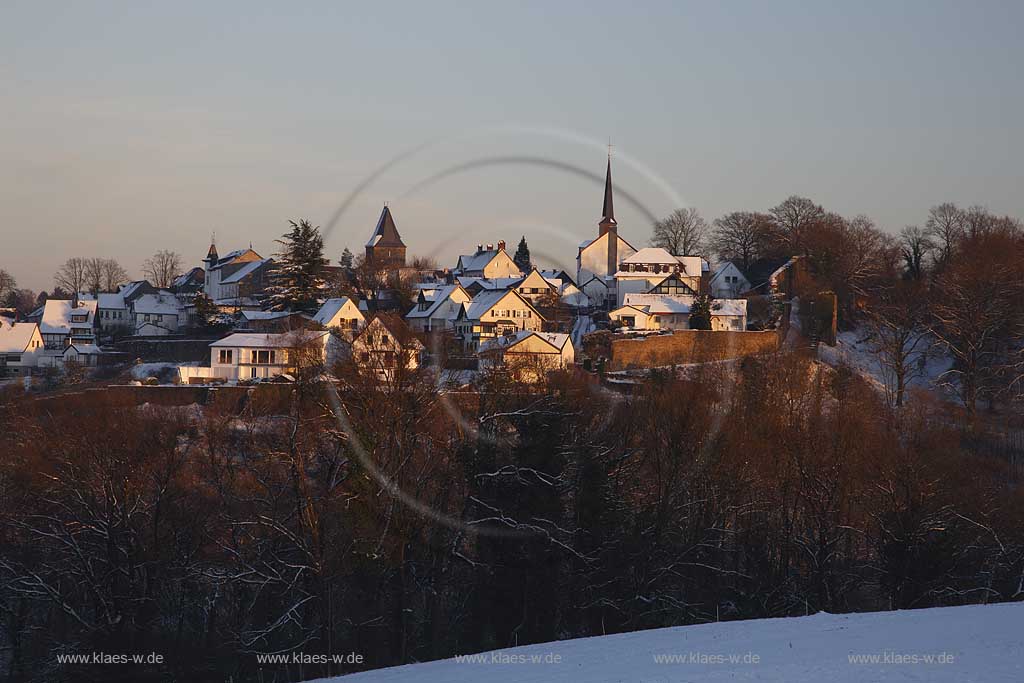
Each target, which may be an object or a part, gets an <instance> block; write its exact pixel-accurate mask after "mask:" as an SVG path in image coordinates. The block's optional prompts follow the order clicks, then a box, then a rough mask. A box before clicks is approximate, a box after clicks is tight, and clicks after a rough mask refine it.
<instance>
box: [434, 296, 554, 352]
mask: <svg viewBox="0 0 1024 683" xmlns="http://www.w3.org/2000/svg"><path fill="white" fill-rule="evenodd" d="M543 324H544V317H543V316H542V315H541V314H540V313H539V312H538V311H537V309H536V308H534V306H533V304H531V303H530V302H529V301H527V300H526V299H524V298H523V297H522V295H520V294H519V292H517V291H515V290H512V289H509V290H503V291H486V292H481V293H480V294H478V295H477V296H475V297H473V299H471V300H470V301H468V302H465V303H463V304H462V305H461V306H460V307H459V309H458V312H457V314H456V316H455V320H454V322H453V326H454V328H455V333H456V336H458V337H459V338H460V340H461V341H462V344H463V347H464V348H465V349H467V350H469V351H476V350H478V349H479V348H480V345H481V343H483V342H485V341H487V340H489V339H494V338H496V337H500V336H503V335H506V334H510V335H511V334H515V333H516V332H518V331H520V330H534V331H539V330H540V329H541V328H542V327H543Z"/></svg>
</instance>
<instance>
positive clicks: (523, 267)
mask: <svg viewBox="0 0 1024 683" xmlns="http://www.w3.org/2000/svg"><path fill="white" fill-rule="evenodd" d="M512 260H513V261H515V264H516V265H517V266H519V270H520V271H522V272H524V273H529V272H530V271H531V270H533V266H532V265H531V264H530V247H528V246H526V235H523V236H522V238H520V240H519V247H518V248H517V249H516V255H515V256H513V257H512Z"/></svg>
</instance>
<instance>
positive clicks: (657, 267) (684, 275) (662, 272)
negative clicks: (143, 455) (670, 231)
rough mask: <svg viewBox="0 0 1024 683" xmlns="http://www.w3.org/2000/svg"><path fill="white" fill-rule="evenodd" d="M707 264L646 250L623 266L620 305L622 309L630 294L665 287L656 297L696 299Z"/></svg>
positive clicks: (619, 273) (618, 284) (617, 277)
mask: <svg viewBox="0 0 1024 683" xmlns="http://www.w3.org/2000/svg"><path fill="white" fill-rule="evenodd" d="M703 263H704V259H702V258H701V257H699V256H674V255H672V254H670V253H668V251H666V250H665V249H662V248H661V247H645V248H643V249H641V250H640V251H638V252H636V253H635V254H632V255H630V256H629V257H628V258H626V259H624V260H623V261H622V263H621V264H619V269H618V270H617V271H616V273H615V282H616V296H617V299H616V303H617V304H619V305H622V304H623V303H624V302H625V295H626V293H642V292H652V290H654V289H655V288H656V287H658V286H659V285H662V284H663V283H664V285H665V286H664V287H662V291H659V292H656V293H662V294H688V295H691V296H693V295H696V294H697V293H698V292H699V291H700V280H701V273H702V271H703ZM669 278H671V279H669ZM671 287H674V288H675V291H671V290H670V289H669V288H671Z"/></svg>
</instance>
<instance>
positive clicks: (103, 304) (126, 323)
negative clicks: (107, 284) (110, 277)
mask: <svg viewBox="0 0 1024 683" xmlns="http://www.w3.org/2000/svg"><path fill="white" fill-rule="evenodd" d="M96 302H97V304H96V317H97V318H98V319H99V324H100V329H101V330H103V331H104V332H114V331H117V330H119V329H120V330H124V331H126V332H131V331H132V329H133V325H132V321H131V315H130V312H129V310H128V305H127V303H126V302H125V299H124V293H123V292H114V293H101V294H98V295H97V296H96Z"/></svg>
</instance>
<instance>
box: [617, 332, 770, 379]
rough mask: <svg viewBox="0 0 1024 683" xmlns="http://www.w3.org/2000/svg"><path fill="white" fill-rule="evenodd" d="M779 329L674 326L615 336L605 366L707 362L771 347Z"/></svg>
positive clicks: (645, 365)
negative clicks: (714, 329)
mask: <svg viewBox="0 0 1024 683" xmlns="http://www.w3.org/2000/svg"><path fill="white" fill-rule="evenodd" d="M781 339H782V336H781V332H780V331H778V330H768V331H765V332H732V331H725V332H712V331H710V330H676V331H675V333H673V334H659V335H650V336H647V337H635V338H632V339H615V340H613V341H612V343H611V345H612V348H611V358H610V359H609V362H608V366H607V369H608V370H613V371H614V370H629V369H632V368H653V367H660V366H665V365H684V364H687V363H707V362H710V361H717V360H729V359H732V358H742V357H743V356H752V355H755V354H758V353H766V352H770V351H775V350H776V349H778V348H779V346H780V343H781Z"/></svg>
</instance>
